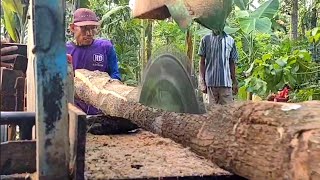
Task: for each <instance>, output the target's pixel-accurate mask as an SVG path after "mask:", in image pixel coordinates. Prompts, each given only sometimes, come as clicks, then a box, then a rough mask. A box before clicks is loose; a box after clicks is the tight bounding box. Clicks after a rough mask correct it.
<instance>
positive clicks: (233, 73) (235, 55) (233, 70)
mask: <svg viewBox="0 0 320 180" xmlns="http://www.w3.org/2000/svg"><path fill="white" fill-rule="evenodd" d="M237 61H238V52H237V47H236V45H235V43H233V47H232V50H231V53H230V59H229V66H230V74H231V80H232V89H233V93H234V94H237V93H238V81H237V77H236V63H237Z"/></svg>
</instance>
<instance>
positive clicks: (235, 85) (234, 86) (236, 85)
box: [232, 83, 239, 95]
mask: <svg viewBox="0 0 320 180" xmlns="http://www.w3.org/2000/svg"><path fill="white" fill-rule="evenodd" d="M238 90H239V87H238V83H233V85H232V93H233V95H236V94H238Z"/></svg>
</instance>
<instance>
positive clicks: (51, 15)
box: [28, 0, 69, 180]
mask: <svg viewBox="0 0 320 180" xmlns="http://www.w3.org/2000/svg"><path fill="white" fill-rule="evenodd" d="M30 5H31V6H30V8H31V9H32V13H31V21H30V23H31V31H29V39H32V40H31V41H30V42H31V44H29V47H30V48H31V50H32V51H31V52H30V51H29V55H30V56H29V59H30V61H31V62H32V61H33V62H34V67H35V81H34V82H35V97H36V98H35V99H36V106H35V107H36V108H35V109H36V129H37V179H46V180H50V179H67V178H68V154H69V139H68V135H69V131H68V110H67V98H66V94H67V93H66V92H67V90H66V83H67V56H66V46H65V29H64V25H65V22H64V18H65V17H64V11H65V1H64V0H32V1H31V4H30ZM30 35H33V36H30ZM32 37H33V38H32ZM29 78H30V77H29ZM31 78H32V77H31ZM29 101H30V99H28V102H29ZM29 103H32V102H29Z"/></svg>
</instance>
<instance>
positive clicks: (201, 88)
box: [200, 80, 207, 94]
mask: <svg viewBox="0 0 320 180" xmlns="http://www.w3.org/2000/svg"><path fill="white" fill-rule="evenodd" d="M200 90H201V92H202V93H204V94H207V85H206V83H205V80H202V81H201V82H200Z"/></svg>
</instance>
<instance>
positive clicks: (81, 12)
mask: <svg viewBox="0 0 320 180" xmlns="http://www.w3.org/2000/svg"><path fill="white" fill-rule="evenodd" d="M73 23H74V24H75V25H76V26H90V25H91V26H99V25H100V23H99V21H98V17H97V15H96V13H94V12H93V11H92V10H90V9H87V8H79V9H77V10H76V11H75V12H74V13H73Z"/></svg>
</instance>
